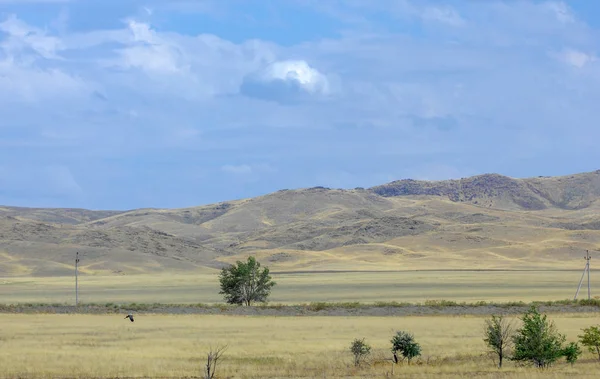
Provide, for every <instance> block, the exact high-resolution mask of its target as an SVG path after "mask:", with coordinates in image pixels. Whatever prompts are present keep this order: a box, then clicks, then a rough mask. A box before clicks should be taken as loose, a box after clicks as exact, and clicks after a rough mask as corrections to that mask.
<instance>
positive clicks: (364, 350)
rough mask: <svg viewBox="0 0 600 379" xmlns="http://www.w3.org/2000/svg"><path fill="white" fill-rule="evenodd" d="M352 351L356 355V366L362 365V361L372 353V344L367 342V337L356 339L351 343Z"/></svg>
mask: <svg viewBox="0 0 600 379" xmlns="http://www.w3.org/2000/svg"><path fill="white" fill-rule="evenodd" d="M350 352H351V353H352V356H353V357H354V366H360V365H361V363H363V362H364V361H365V359H366V358H367V357H368V356H369V354H371V346H370V345H369V344H368V343H366V342H365V339H364V338H363V339H358V338H356V339H354V341H352V344H351V345H350Z"/></svg>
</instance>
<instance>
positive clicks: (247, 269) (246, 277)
mask: <svg viewBox="0 0 600 379" xmlns="http://www.w3.org/2000/svg"><path fill="white" fill-rule="evenodd" d="M219 281H220V283H221V291H220V292H219V293H220V294H223V295H224V297H225V301H227V303H229V304H239V305H248V306H249V305H252V302H255V301H260V302H265V301H266V300H267V298H268V297H269V295H270V293H271V288H272V287H273V286H274V285H275V284H276V283H275V282H274V281H273V280H272V279H271V276H270V275H269V268H268V267H264V268H263V269H262V271H261V269H260V263H259V262H257V261H256V258H254V257H252V256H251V257H248V261H247V262H246V263H244V262H240V261H237V263H236V265H231V266H229V267H223V269H222V270H221V273H220V274H219Z"/></svg>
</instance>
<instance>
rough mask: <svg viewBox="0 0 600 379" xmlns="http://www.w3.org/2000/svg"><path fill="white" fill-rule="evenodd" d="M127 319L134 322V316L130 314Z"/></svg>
mask: <svg viewBox="0 0 600 379" xmlns="http://www.w3.org/2000/svg"><path fill="white" fill-rule="evenodd" d="M125 318H128V319H130V320H131V322H133V315H132V314H128V315H127V316H125Z"/></svg>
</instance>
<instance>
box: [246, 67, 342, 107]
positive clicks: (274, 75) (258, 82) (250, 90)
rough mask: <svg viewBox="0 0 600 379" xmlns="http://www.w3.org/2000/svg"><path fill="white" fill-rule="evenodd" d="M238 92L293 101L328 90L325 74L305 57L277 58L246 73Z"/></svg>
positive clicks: (263, 97) (323, 93)
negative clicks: (302, 58) (295, 58)
mask: <svg viewBox="0 0 600 379" xmlns="http://www.w3.org/2000/svg"><path fill="white" fill-rule="evenodd" d="M241 92H242V93H243V94H244V95H247V96H250V97H256V98H260V99H266V100H274V101H278V102H284V103H285V102H295V101H302V100H307V99H310V98H314V97H315V96H323V95H328V94H329V93H330V87H329V80H328V79H327V76H325V75H324V74H322V73H321V72H319V71H318V70H317V69H315V68H314V67H311V66H310V65H309V64H308V63H307V62H306V61H304V60H282V61H276V62H273V63H271V64H269V65H268V66H266V67H264V68H262V69H260V70H258V71H256V72H253V73H251V74H249V75H247V76H246V77H245V78H244V82H243V84H242V86H241Z"/></svg>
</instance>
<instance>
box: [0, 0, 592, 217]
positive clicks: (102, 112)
mask: <svg viewBox="0 0 600 379" xmlns="http://www.w3.org/2000/svg"><path fill="white" fill-rule="evenodd" d="M599 30H600V2H597V1H588V0H579V1H577V0H573V1H570V2H567V1H562V2H561V1H525V0H523V1H520V0H506V1H496V0H489V1H487V0H486V1H474V0H471V1H458V0H448V1H441V0H440V1H427V0H420V1H417V0H377V1H373V0H345V1H342V0H328V1H320V0H254V1H251V0H246V1H243V0H197V1H191V0H189V1H186V0H181V1H179V0H169V1H167V0H163V1H159V0H148V1H138V0H102V1H100V0H85V1H84V0H79V1H78V0H71V1H69V0H62V1H61V0H55V1H53V0H44V1H43V0H37V1H35V0H14V1H11V0H0V115H1V118H0V204H3V205H19V206H32V207H38V206H40V207H85V208H90V209H132V208H139V207H185V206H194V205H200V204H206V203H212V202H218V201H224V200H231V199H238V198H245V197H251V196H256V195H260V194H265V193H268V192H272V191H276V190H279V189H284V188H298V187H311V186H318V185H321V186H328V187H335V188H353V187H358V186H361V187H368V186H372V185H376V184H381V183H385V182H388V181H392V180H396V179H402V178H414V179H429V180H437V179H449V178H460V177H466V176H470V175H476V174H482V173H490V172H496V173H500V174H504V175H508V176H513V177H527V176H537V175H563V174H570V173H576V172H582V171H592V170H596V169H599V168H600V166H599V165H598V163H597V162H598V161H599V158H600V150H599V149H597V141H598V140H599V139H600V127H599V125H598V120H600V117H599V116H600V108H599V106H598V104H600V62H599V61H598V58H597V57H598V48H599V43H600V42H599V41H600V38H598V37H599V36H600V35H599V33H598V32H599Z"/></svg>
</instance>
